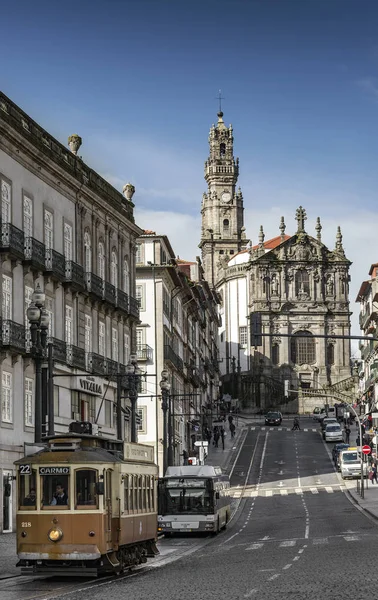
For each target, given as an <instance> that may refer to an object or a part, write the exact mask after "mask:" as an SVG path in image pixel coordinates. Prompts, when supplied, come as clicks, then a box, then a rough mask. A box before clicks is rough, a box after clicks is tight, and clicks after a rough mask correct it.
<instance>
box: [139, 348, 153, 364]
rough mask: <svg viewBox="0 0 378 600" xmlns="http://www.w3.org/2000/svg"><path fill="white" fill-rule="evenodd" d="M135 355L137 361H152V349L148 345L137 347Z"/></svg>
mask: <svg viewBox="0 0 378 600" xmlns="http://www.w3.org/2000/svg"><path fill="white" fill-rule="evenodd" d="M136 353H137V358H138V360H148V361H151V360H152V348H151V346H149V345H148V344H140V345H139V346H137V352H136Z"/></svg>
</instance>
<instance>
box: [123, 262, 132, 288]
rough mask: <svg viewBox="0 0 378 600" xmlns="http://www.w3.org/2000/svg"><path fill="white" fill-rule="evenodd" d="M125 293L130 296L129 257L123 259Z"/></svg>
mask: <svg viewBox="0 0 378 600" xmlns="http://www.w3.org/2000/svg"><path fill="white" fill-rule="evenodd" d="M123 291H124V292H125V294H130V276H129V263H128V261H127V257H125V258H124V259H123Z"/></svg>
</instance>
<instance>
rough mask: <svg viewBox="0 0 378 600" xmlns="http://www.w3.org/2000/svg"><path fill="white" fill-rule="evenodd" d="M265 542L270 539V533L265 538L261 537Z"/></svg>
mask: <svg viewBox="0 0 378 600" xmlns="http://www.w3.org/2000/svg"><path fill="white" fill-rule="evenodd" d="M260 539H261V540H262V541H263V542H266V541H267V540H270V539H271V538H270V536H269V535H265V536H264V537H263V538H260Z"/></svg>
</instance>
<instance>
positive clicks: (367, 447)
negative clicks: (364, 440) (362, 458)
mask: <svg viewBox="0 0 378 600" xmlns="http://www.w3.org/2000/svg"><path fill="white" fill-rule="evenodd" d="M362 452H363V454H370V452H371V448H370V446H367V445H366V446H362Z"/></svg>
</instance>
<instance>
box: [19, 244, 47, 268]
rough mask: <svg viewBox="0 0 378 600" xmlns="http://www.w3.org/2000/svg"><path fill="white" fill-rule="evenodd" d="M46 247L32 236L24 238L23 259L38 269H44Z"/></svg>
mask: <svg viewBox="0 0 378 600" xmlns="http://www.w3.org/2000/svg"><path fill="white" fill-rule="evenodd" d="M45 260H46V248H45V244H42V242H40V241H39V240H36V239H35V238H33V237H27V238H25V249H24V261H25V262H28V263H30V265H31V266H32V267H34V268H36V269H37V270H38V271H44V270H45Z"/></svg>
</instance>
